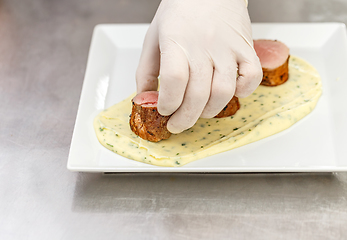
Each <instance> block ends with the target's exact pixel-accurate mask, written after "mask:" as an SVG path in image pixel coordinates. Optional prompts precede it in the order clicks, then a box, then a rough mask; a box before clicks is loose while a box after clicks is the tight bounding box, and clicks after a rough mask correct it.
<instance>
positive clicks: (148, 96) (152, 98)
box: [133, 91, 159, 107]
mask: <svg viewBox="0 0 347 240" xmlns="http://www.w3.org/2000/svg"><path fill="white" fill-rule="evenodd" d="M158 96H159V92H157V91H148V92H142V93H139V94H137V95H136V96H135V97H134V98H133V102H134V103H136V104H138V105H141V106H142V107H156V106H157V103H158Z"/></svg>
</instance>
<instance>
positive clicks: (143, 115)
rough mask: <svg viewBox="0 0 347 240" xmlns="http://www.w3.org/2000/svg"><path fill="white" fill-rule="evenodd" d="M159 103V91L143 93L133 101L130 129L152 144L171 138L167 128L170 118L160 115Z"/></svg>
mask: <svg viewBox="0 0 347 240" xmlns="http://www.w3.org/2000/svg"><path fill="white" fill-rule="evenodd" d="M157 103H158V92H157V91H149V92H143V93H140V94H138V95H136V96H135V97H134V98H133V99H132V104H133V107H132V111H131V115H130V121H129V124H130V128H131V130H132V131H133V132H134V133H135V134H136V135H138V136H139V137H141V138H142V139H145V140H148V141H151V142H159V141H160V140H163V139H168V138H169V137H170V136H171V133H170V132H169V131H168V130H167V128H166V126H167V121H168V120H169V118H170V116H162V115H160V114H159V112H158V110H157Z"/></svg>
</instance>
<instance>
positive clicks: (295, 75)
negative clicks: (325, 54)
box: [94, 56, 322, 167]
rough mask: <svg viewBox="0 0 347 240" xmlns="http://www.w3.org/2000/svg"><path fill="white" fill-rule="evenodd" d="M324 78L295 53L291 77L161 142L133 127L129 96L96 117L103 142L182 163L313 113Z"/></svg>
mask: <svg viewBox="0 0 347 240" xmlns="http://www.w3.org/2000/svg"><path fill="white" fill-rule="evenodd" d="M321 93H322V85H321V79H320V76H319V74H318V72H317V71H316V69H315V68H314V67H313V66H311V65H310V64H309V63H307V62H306V61H304V60H302V59H300V58H298V57H294V56H291V57H290V61H289V79H288V81H287V82H286V83H284V84H282V85H280V86H276V87H266V86H259V87H258V88H257V89H256V91H255V92H254V93H253V94H251V95H250V96H249V97H247V98H241V99H239V101H240V105H241V108H240V109H239V110H238V111H237V113H236V114H235V115H233V116H231V117H226V118H213V119H199V120H198V121H197V123H196V124H195V125H194V126H193V127H192V128H190V129H188V130H186V131H184V132H183V133H180V134H176V135H174V134H173V135H172V136H171V137H170V138H169V139H167V140H162V141H160V142H158V143H153V142H149V141H146V140H143V139H141V138H140V137H138V136H137V135H135V134H134V133H133V132H132V131H131V130H130V127H129V115H130V113H131V107H132V104H131V99H132V98H133V97H134V94H133V95H131V96H129V97H128V98H127V99H125V100H124V101H122V102H120V103H118V104H116V105H114V106H112V107H110V108H108V109H106V110H104V111H102V112H101V113H100V114H99V115H98V116H97V117H96V118H95V120H94V129H95V132H96V135H97V138H98V140H99V142H100V143H101V144H102V145H103V146H105V147H106V148H107V149H109V150H111V151H113V152H115V153H117V154H119V155H122V156H124V157H126V158H129V159H133V160H136V161H140V162H144V163H149V164H153V165H158V166H166V167H178V166H183V165H185V164H187V163H189V162H192V161H195V160H197V159H200V158H204V157H207V156H210V155H213V154H217V153H220V152H224V151H228V150H231V149H234V148H237V147H240V146H243V145H246V144H249V143H252V142H255V141H258V140H260V139H263V138H265V137H268V136H271V135H273V134H275V133H278V132H280V131H283V130H285V129H287V128H288V127H290V126H292V125H293V124H294V123H296V122H297V121H299V120H300V119H302V118H303V117H304V116H306V115H307V114H309V113H310V112H311V111H312V110H313V109H314V107H315V106H316V103H317V101H318V99H319V97H320V96H321Z"/></svg>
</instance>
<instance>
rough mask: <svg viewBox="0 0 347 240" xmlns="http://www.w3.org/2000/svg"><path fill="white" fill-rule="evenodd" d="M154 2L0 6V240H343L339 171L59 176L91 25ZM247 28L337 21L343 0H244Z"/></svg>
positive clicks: (134, 14) (121, 19)
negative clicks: (256, 24)
mask: <svg viewBox="0 0 347 240" xmlns="http://www.w3.org/2000/svg"><path fill="white" fill-rule="evenodd" d="M159 2H160V1H157V0H98V1H95V0H93V1H92V0H25V1H24V0H0V239H201V238H209V239H230V238H231V239H346V238H347V225H346V222H347V201H346V198H347V174H346V173H334V174H214V175H208V174H198V175H197V174H136V175H135V174H119V175H113V176H110V175H107V176H104V175H102V174H91V173H72V172H69V171H68V170H67V169H66V163H67V157H68V152H69V146H70V141H71V136H72V131H73V127H74V122H75V118H76V113H77V106H78V101H79V97H80V93H81V88H82V82H83V77H84V72H85V68H86V63H87V55H88V50H89V45H90V40H91V36H92V31H93V27H94V26H95V25H96V24H99V23H149V22H150V21H151V19H152V18H153V15H154V13H155V11H156V8H157V6H158V4H159ZM249 12H250V16H251V19H252V21H253V22H325V21H327V22H331V21H333V22H344V23H346V22H347V14H346V13H347V1H343V0H331V1H328V0H326V1H323V0H291V1H284V0H282V1H279V0H249Z"/></svg>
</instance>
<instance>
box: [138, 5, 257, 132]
mask: <svg viewBox="0 0 347 240" xmlns="http://www.w3.org/2000/svg"><path fill="white" fill-rule="evenodd" d="M159 74H160V79H161V81H160V89H159V100H158V111H159V113H160V114H161V115H164V116H165V115H170V114H172V113H173V115H172V116H171V118H170V120H169V122H168V125H167V128H168V130H169V131H170V132H172V133H179V132H182V131H183V130H185V129H188V128H190V127H192V126H193V125H194V124H195V123H196V121H197V120H198V118H199V117H202V118H212V117H214V116H215V115H217V114H218V113H219V112H220V111H221V110H222V109H223V108H224V107H225V105H226V104H227V103H228V102H229V101H230V100H231V98H232V97H233V95H234V94H235V95H236V96H238V97H241V98H242V97H246V96H248V95H249V94H251V93H252V92H253V91H254V90H255V89H256V88H257V87H258V85H259V84H260V82H261V80H262V69H261V65H260V62H259V59H258V57H257V55H256V53H255V51H254V49H253V40H252V30H251V23H250V19H249V16H248V11H247V7H246V4H245V1H244V0H162V2H161V4H160V6H159V8H158V10H157V13H156V15H155V17H154V19H153V21H152V23H151V25H150V27H149V29H148V32H147V34H146V37H145V41H144V44H143V50H142V54H141V58H140V63H139V66H138V69H137V72H136V82H137V92H138V93H140V92H143V91H150V90H157V87H158V75H159Z"/></svg>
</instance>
